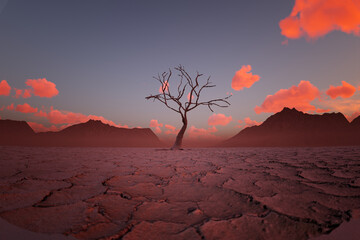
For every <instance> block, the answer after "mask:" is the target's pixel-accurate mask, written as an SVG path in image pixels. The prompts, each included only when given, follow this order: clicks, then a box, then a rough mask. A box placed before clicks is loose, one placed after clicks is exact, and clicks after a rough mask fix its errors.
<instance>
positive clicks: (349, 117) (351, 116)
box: [345, 111, 360, 122]
mask: <svg viewBox="0 0 360 240" xmlns="http://www.w3.org/2000/svg"><path fill="white" fill-rule="evenodd" d="M358 116H360V111H357V112H354V113H352V114H351V115H346V114H345V117H346V118H347V120H348V121H349V122H351V121H352V120H354V119H355V118H357V117H358Z"/></svg>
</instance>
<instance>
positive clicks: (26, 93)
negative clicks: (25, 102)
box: [22, 89, 31, 98]
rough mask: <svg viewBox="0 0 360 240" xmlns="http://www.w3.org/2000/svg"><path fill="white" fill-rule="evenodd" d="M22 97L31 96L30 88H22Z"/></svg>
mask: <svg viewBox="0 0 360 240" xmlns="http://www.w3.org/2000/svg"><path fill="white" fill-rule="evenodd" d="M22 97H23V98H29V97H31V90H30V89H25V90H24V94H23V95H22Z"/></svg>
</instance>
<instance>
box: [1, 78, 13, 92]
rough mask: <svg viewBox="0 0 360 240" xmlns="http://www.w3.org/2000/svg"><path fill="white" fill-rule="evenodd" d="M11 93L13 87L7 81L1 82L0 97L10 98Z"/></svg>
mask: <svg viewBox="0 0 360 240" xmlns="http://www.w3.org/2000/svg"><path fill="white" fill-rule="evenodd" d="M10 91H11V87H10V86H9V84H8V83H7V81H6V80H2V81H1V82H0V95H4V96H9V95H10Z"/></svg>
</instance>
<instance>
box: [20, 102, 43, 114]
mask: <svg viewBox="0 0 360 240" xmlns="http://www.w3.org/2000/svg"><path fill="white" fill-rule="evenodd" d="M37 110H38V109H37V108H33V107H31V106H30V105H29V104H27V103H24V104H22V105H21V104H18V105H17V106H16V111H18V112H22V113H35V112H37Z"/></svg>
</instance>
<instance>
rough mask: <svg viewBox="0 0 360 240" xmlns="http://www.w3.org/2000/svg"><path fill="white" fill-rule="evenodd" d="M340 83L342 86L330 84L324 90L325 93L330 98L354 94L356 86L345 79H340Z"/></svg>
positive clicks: (347, 96) (346, 96)
mask: <svg viewBox="0 0 360 240" xmlns="http://www.w3.org/2000/svg"><path fill="white" fill-rule="evenodd" d="M341 83H342V86H337V87H334V86H332V85H330V88H329V89H328V90H327V91H326V94H327V95H329V96H330V97H331V98H332V99H334V98H337V97H342V98H349V97H351V96H352V95H354V93H355V92H356V88H355V87H354V86H353V85H351V84H349V83H347V82H345V81H341Z"/></svg>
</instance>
